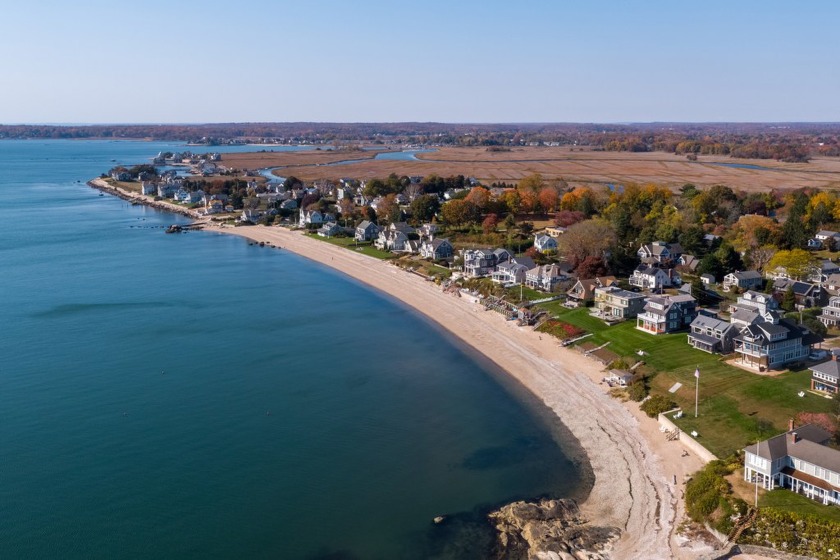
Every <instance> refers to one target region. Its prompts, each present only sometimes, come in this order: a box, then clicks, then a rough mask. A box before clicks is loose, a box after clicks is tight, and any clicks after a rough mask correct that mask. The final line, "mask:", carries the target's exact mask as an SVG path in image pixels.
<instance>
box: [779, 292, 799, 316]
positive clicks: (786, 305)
mask: <svg viewBox="0 0 840 560" xmlns="http://www.w3.org/2000/svg"><path fill="white" fill-rule="evenodd" d="M779 306H780V307H781V308H782V309H784V310H785V311H794V310H795V309H796V294H795V293H794V291H793V286H788V289H787V290H785V294H784V295H783V296H782V302H781V303H780V304H779Z"/></svg>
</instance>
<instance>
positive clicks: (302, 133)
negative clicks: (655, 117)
mask: <svg viewBox="0 0 840 560" xmlns="http://www.w3.org/2000/svg"><path fill="white" fill-rule="evenodd" d="M27 138H40V139H45V138H53V139H74V138H75V139H96V138H106V139H147V140H161V141H185V142H189V143H194V144H203V145H209V146H212V145H221V144H232V143H233V144H235V143H267V144H317V145H334V146H342V145H348V144H350V145H352V144H374V145H425V146H488V147H493V146H495V147H498V148H499V149H504V148H505V147H507V146H534V145H537V146H539V145H544V146H574V147H579V148H581V149H589V150H599V151H625V152H666V153H673V154H678V155H685V156H686V157H687V158H689V159H691V158H692V157H696V156H697V155H717V156H731V157H735V158H750V159H773V160H777V161H783V162H792V163H799V162H807V161H808V160H809V159H810V158H811V157H814V156H840V123H637V124H594V123H593V124H576V123H520V124H517V123H508V124H468V123H463V124H453V123H431V122H430V123H412V122H406V123H306V122H298V123H219V124H84V125H81V124H80V125H52V124H49V125H48V124H19V125H0V139H27Z"/></svg>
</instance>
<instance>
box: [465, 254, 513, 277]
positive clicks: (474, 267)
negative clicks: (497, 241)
mask: <svg viewBox="0 0 840 560" xmlns="http://www.w3.org/2000/svg"><path fill="white" fill-rule="evenodd" d="M461 256H462V259H463V262H464V276H466V277H467V278H481V277H483V276H489V275H490V274H492V273H493V271H495V270H496V267H497V266H498V265H500V264H501V263H504V262H507V261H508V260H510V256H511V255H510V253H509V252H508V251H507V250H506V249H465V250H464V251H463V252H462V253H461Z"/></svg>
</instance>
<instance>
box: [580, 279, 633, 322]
mask: <svg viewBox="0 0 840 560" xmlns="http://www.w3.org/2000/svg"><path fill="white" fill-rule="evenodd" d="M644 307H645V296H644V295H643V294H638V293H636V292H630V291H627V290H622V289H621V288H619V287H617V286H607V287H605V288H595V309H594V310H593V312H592V314H593V315H594V316H596V317H599V318H601V319H604V320H605V321H608V322H613V321H624V320H626V319H632V318H633V317H635V316H636V315H638V314H639V312H641V311H642V310H643V309H644Z"/></svg>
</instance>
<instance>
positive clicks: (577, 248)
mask: <svg viewBox="0 0 840 560" xmlns="http://www.w3.org/2000/svg"><path fill="white" fill-rule="evenodd" d="M616 241H617V238H616V235H615V231H614V230H613V229H612V227H611V226H610V224H609V223H607V222H606V221H604V220H600V219H592V220H585V221H583V222H579V223H577V224H574V225H571V226H569V229H567V230H566V233H565V234H563V235H562V236H561V237H560V239H559V246H560V247H559V248H560V251H561V252H562V253H563V254H564V255H565V256H566V260H567V261H568V262H569V264H571V265H572V266H573V267H575V268H577V266H578V265H579V264H580V263H582V262H583V261H584V259H586V257H597V258H599V259H604V257H605V255H606V253H607V252H608V251H610V250H611V249H612V248H613V246H614V245H615V243H616Z"/></svg>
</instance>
